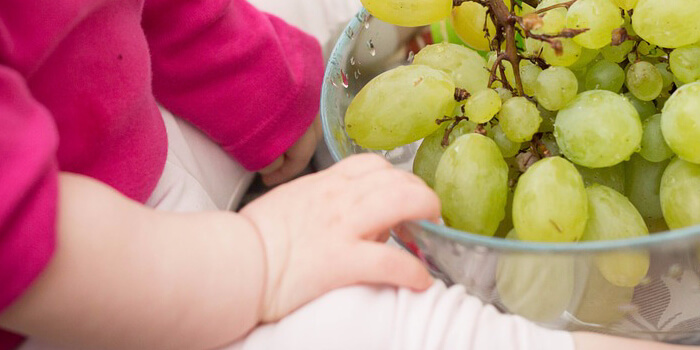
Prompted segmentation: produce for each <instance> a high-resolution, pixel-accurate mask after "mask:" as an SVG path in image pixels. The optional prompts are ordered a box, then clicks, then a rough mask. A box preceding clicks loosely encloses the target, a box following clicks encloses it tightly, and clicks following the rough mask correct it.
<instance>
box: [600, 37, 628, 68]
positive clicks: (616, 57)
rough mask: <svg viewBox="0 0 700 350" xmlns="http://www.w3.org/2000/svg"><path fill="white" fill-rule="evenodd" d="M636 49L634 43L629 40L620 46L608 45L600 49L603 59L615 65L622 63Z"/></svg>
mask: <svg viewBox="0 0 700 350" xmlns="http://www.w3.org/2000/svg"><path fill="white" fill-rule="evenodd" d="M633 49H634V41H632V40H627V41H625V42H623V43H622V44H620V45H617V46H611V45H608V46H606V47H604V48H602V49H600V53H601V54H602V55H603V58H605V59H606V60H608V61H610V62H613V63H622V61H624V60H625V59H626V58H627V54H629V53H630V52H632V50H633Z"/></svg>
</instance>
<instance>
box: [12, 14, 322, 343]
mask: <svg viewBox="0 0 700 350" xmlns="http://www.w3.org/2000/svg"><path fill="white" fill-rule="evenodd" d="M322 68H323V62H322V57H321V50H320V47H319V45H318V43H317V42H316V41H315V40H314V39H313V38H311V37H309V36H307V35H305V34H303V33H302V32H300V31H298V30H296V29H294V28H292V27H290V26H288V25H287V24H285V23H284V22H282V21H281V20H279V19H278V18H275V17H273V16H270V15H267V14H264V13H261V12H259V11H257V10H256V9H255V8H253V7H252V6H251V5H250V4H248V3H246V2H245V1H244V0H198V1H191V0H63V1H55V0H0V198H2V200H0V312H1V311H2V310H3V309H4V308H6V307H7V306H8V305H10V304H11V303H12V302H13V301H14V300H15V299H16V298H17V297H18V296H19V295H21V293H22V292H23V291H24V290H25V289H26V288H27V287H28V285H29V284H30V283H31V282H32V281H33V280H34V279H35V278H36V276H37V275H38V274H39V273H40V272H41V271H42V269H43V268H44V267H45V265H46V263H47V261H48V260H49V259H50V257H51V254H52V251H53V249H54V237H55V221H56V209H57V208H56V207H57V204H56V198H57V190H58V188H57V176H58V173H59V172H60V171H67V172H75V173H80V174H85V175H88V176H91V177H94V178H96V179H99V180H101V181H103V182H105V183H107V184H109V185H111V186H113V187H114V188H116V189H118V190H119V191H121V192H122V193H124V194H125V195H127V196H129V197H131V198H133V199H135V200H139V201H144V200H146V199H147V198H148V197H149V195H150V193H151V191H152V190H153V188H154V187H155V185H156V182H157V181H158V178H159V177H160V175H161V171H162V169H163V165H164V163H165V158H166V150H167V137H166V134H165V127H164V125H163V121H162V119H161V117H160V115H159V112H158V108H157V106H156V101H157V102H158V103H161V104H162V105H164V106H165V107H166V108H168V109H169V110H171V111H172V112H173V113H174V114H176V115H178V116H180V117H182V118H184V119H186V120H188V121H190V122H191V123H192V124H194V125H195V126H197V127H198V128H200V129H201V130H202V131H204V132H205V133H206V134H208V135H209V136H210V137H211V138H212V139H213V140H214V141H216V142H217V143H219V144H220V145H221V147H222V148H223V149H225V150H226V151H227V152H228V153H229V154H230V155H231V156H232V157H234V158H235V159H236V160H238V161H239V162H240V163H241V164H243V165H244V166H245V167H246V168H248V169H250V170H257V169H260V168H262V167H264V166H265V165H267V164H269V163H270V162H271V161H272V160H274V159H275V158H276V157H278V156H279V155H281V154H282V153H283V152H284V151H285V150H286V149H287V148H288V147H289V146H291V144H293V143H294V141H295V140H297V139H298V138H299V137H300V135H301V134H302V133H303V132H304V131H305V130H306V129H307V127H308V126H309V125H310V123H311V122H312V120H313V118H314V116H315V115H316V113H317V111H318V99H319V90H320V85H321V78H322ZM18 339H21V338H18V337H12V336H10V335H9V333H0V350H3V349H12V348H13V346H14V345H16V344H17V341H18ZM13 344H14V345H13Z"/></svg>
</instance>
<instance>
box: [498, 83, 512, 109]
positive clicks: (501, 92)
mask: <svg viewBox="0 0 700 350" xmlns="http://www.w3.org/2000/svg"><path fill="white" fill-rule="evenodd" d="M494 90H496V92H497V93H498V96H500V97H501V106H503V104H505V103H506V101H508V100H510V99H511V98H513V93H512V92H511V91H510V90H508V89H506V88H504V87H497V88H495V89H494Z"/></svg>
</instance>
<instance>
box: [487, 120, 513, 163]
mask: <svg viewBox="0 0 700 350" xmlns="http://www.w3.org/2000/svg"><path fill="white" fill-rule="evenodd" d="M491 132H492V133H493V140H494V141H496V145H498V148H499V149H500V150H501V153H502V154H503V158H511V157H515V156H516V155H517V154H518V152H520V143H519V142H513V141H511V140H510V139H508V137H507V136H506V134H505V133H504V132H503V130H501V126H500V125H496V126H495V127H494V128H493V129H491Z"/></svg>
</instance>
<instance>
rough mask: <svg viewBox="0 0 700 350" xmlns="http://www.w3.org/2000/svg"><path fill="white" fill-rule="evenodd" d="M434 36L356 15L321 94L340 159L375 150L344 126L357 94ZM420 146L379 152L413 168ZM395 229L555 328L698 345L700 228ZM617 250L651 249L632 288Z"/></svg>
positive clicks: (488, 295) (455, 274)
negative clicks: (616, 266) (522, 237)
mask: <svg viewBox="0 0 700 350" xmlns="http://www.w3.org/2000/svg"><path fill="white" fill-rule="evenodd" d="M429 38H430V35H429V31H428V29H427V28H402V27H396V26H393V25H390V24H387V23H384V22H381V21H379V20H378V19H376V18H373V17H372V16H371V15H369V13H367V12H366V11H365V10H364V9H363V10H361V11H360V12H359V13H358V14H357V15H356V16H355V17H354V18H353V19H352V20H351V22H350V23H349V24H348V26H347V27H346V29H345V31H344V32H343V34H341V37H340V38H339V40H338V42H337V44H336V45H335V48H334V50H333V53H332V54H331V57H330V59H329V62H328V65H327V68H326V73H325V78H324V85H323V92H322V99H321V117H322V120H323V128H324V135H325V140H326V143H327V145H328V147H329V149H330V152H331V154H332V156H333V158H334V159H335V160H336V161H339V160H341V159H343V158H346V157H349V156H351V155H353V154H356V153H361V152H370V151H368V150H365V149H362V148H361V147H359V146H358V145H356V144H355V143H354V142H353V141H352V140H351V139H349V138H348V136H347V134H346V132H345V130H344V122H343V118H344V116H345V110H346V108H347V106H348V105H349V103H350V101H351V100H352V98H353V97H354V96H355V94H356V93H357V92H359V91H360V89H361V88H362V87H363V86H364V84H366V83H367V82H368V81H369V80H370V79H372V78H373V77H375V76H376V75H378V74H380V73H382V72H384V71H386V70H388V69H390V68H393V67H396V66H398V65H402V64H408V63H410V61H411V60H412V58H413V53H415V52H417V51H418V50H419V48H420V47H422V46H423V45H425V43H426V42H427V41H429V40H430V39H429ZM417 148H418V146H417V144H412V145H407V146H404V147H402V148H399V149H396V150H393V151H389V152H376V151H375V153H380V154H382V155H384V156H385V157H386V158H387V159H388V160H389V161H391V162H392V163H393V164H395V165H396V166H398V167H402V168H405V169H407V170H409V169H410V168H411V165H412V158H413V156H414V155H415V152H416V150H417ZM392 235H393V237H394V238H395V239H396V240H397V242H399V244H400V245H402V246H403V247H404V248H406V249H408V250H409V251H411V252H412V253H413V254H415V255H416V256H417V257H419V258H420V259H421V260H422V261H423V262H424V263H425V264H426V266H428V268H429V269H431V271H432V272H433V273H434V274H435V275H436V276H437V277H439V278H441V279H443V280H445V281H446V282H447V283H448V284H453V283H459V284H462V285H464V286H465V287H466V289H467V291H468V292H469V293H471V294H472V295H475V296H477V297H478V298H480V299H481V300H483V301H484V302H486V303H490V304H493V305H495V306H496V307H497V308H498V309H499V310H501V311H503V312H506V313H513V314H518V315H521V316H524V317H526V318H528V319H530V320H533V321H535V322H537V323H538V324H541V325H543V326H546V327H549V328H554V329H565V330H588V331H596V332H602V333H609V334H615V335H620V336H627V337H634V338H643V339H653V340H658V341H665V342H674V343H687V344H699V343H700V277H699V276H700V261H699V258H700V252H699V251H698V247H699V246H700V227H692V228H686V229H682V230H674V231H672V232H664V233H657V234H653V235H650V236H648V237H643V238H637V239H630V240H619V241H606V242H587V243H570V244H552V243H530V242H518V241H510V240H505V239H501V238H492V237H484V236H479V235H475V234H470V233H467V232H462V231H458V230H454V229H450V228H448V227H445V226H441V225H437V224H434V223H431V222H427V221H415V222H406V223H403V224H401V225H400V226H399V227H397V228H395V229H394V231H393V232H392ZM615 254H617V255H618V256H619V255H625V254H642V255H648V256H649V258H650V260H649V261H650V268H649V271H648V273H647V275H646V277H644V278H643V279H642V280H641V282H640V283H639V284H637V285H636V286H634V287H631V286H619V285H614V284H612V283H610V282H608V280H607V279H606V278H605V277H604V276H603V274H602V273H601V272H600V271H601V269H600V268H598V266H601V265H598V264H597V263H598V262H600V261H601V260H603V259H606V258H609V257H610V256H611V255H615Z"/></svg>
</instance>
